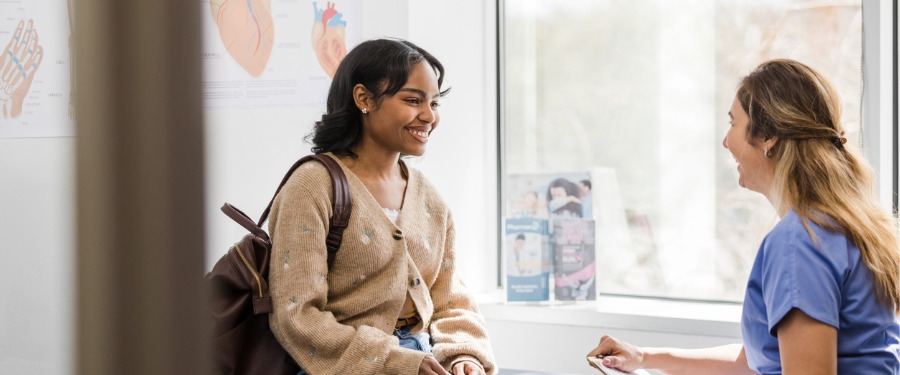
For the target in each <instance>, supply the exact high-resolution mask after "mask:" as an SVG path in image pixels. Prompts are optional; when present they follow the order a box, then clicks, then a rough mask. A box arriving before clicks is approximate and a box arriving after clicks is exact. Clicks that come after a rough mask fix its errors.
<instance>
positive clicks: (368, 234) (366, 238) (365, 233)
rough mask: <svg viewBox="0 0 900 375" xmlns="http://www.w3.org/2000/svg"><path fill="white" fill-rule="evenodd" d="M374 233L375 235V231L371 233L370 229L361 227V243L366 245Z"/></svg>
mask: <svg viewBox="0 0 900 375" xmlns="http://www.w3.org/2000/svg"><path fill="white" fill-rule="evenodd" d="M374 235H375V233H372V231H371V230H369V229H368V228H365V229H363V234H362V237H361V238H360V239H361V240H362V243H364V244H366V245H368V244H369V242H371V241H372V237H373V236H374Z"/></svg>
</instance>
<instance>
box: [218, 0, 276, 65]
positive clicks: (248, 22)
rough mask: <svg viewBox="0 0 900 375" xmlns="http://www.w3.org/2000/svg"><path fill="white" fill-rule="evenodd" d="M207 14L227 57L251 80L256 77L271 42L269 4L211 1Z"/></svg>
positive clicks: (265, 61)
mask: <svg viewBox="0 0 900 375" xmlns="http://www.w3.org/2000/svg"><path fill="white" fill-rule="evenodd" d="M209 10H210V12H211V13H212V18H213V21H214V23H215V25H216V27H217V28H218V30H219V36H220V37H221V38H222V43H223V44H224V45H225V49H226V50H227V51H228V54H230V55H231V57H232V58H233V59H234V61H236V62H237V63H238V64H239V65H240V66H241V67H242V68H244V70H246V71H247V73H249V74H250V75H251V76H253V77H259V76H260V75H261V74H262V73H263V70H264V69H265V68H266V64H268V62H269V57H270V56H271V54H272V46H273V40H274V39H275V25H274V24H273V22H272V8H271V2H270V0H211V1H210V2H209Z"/></svg>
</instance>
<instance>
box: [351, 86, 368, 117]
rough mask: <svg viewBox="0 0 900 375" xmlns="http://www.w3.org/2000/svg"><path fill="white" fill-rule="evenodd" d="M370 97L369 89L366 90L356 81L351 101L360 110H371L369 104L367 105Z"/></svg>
mask: <svg viewBox="0 0 900 375" xmlns="http://www.w3.org/2000/svg"><path fill="white" fill-rule="evenodd" d="M370 99H371V97H370V96H369V90H366V86H363V85H362V84H361V83H357V84H356V86H353V101H354V102H355V103H356V107H357V108H359V110H360V111H362V110H363V109H368V110H371V108H370V107H371V105H369V104H370Z"/></svg>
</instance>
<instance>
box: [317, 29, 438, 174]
mask: <svg viewBox="0 0 900 375" xmlns="http://www.w3.org/2000/svg"><path fill="white" fill-rule="evenodd" d="M422 60H425V61H426V62H428V64H429V65H431V67H432V68H434V70H435V73H437V77H438V89H440V87H441V84H442V83H443V81H444V66H443V65H442V64H441V62H440V61H438V60H437V59H436V58H435V57H434V56H432V55H431V54H430V53H428V51H425V50H424V49H422V48H420V47H419V46H417V45H415V44H413V43H410V42H408V41H405V40H399V39H374V40H369V41H365V42H363V43H361V44H360V45H358V46H356V48H353V50H351V51H350V53H348V54H347V56H345V57H344V59H343V60H342V61H341V64H340V65H339V66H338V68H337V72H335V74H334V79H333V80H332V81H331V88H330V89H329V90H328V99H327V101H326V107H325V114H323V115H322V119H321V120H319V121H316V125H315V127H314V128H313V132H312V134H310V135H308V136H307V137H306V139H307V141H309V140H310V139H311V140H312V144H313V147H312V152H314V153H316V154H319V153H323V152H331V153H334V154H335V155H346V156H351V157H354V158H355V157H357V155H356V153H354V152H353V151H352V150H350V148H351V147H353V146H354V145H355V144H356V143H357V142H358V141H359V138H360V136H361V135H362V118H361V115H360V111H359V108H357V107H356V104H355V102H354V101H353V87H354V86H356V85H357V84H362V85H363V86H365V88H366V90H367V91H369V92H370V93H371V94H372V97H373V99H374V100H375V101H376V103H377V102H378V100H380V99H381V98H382V97H383V96H385V95H388V96H390V95H394V94H396V93H397V92H398V91H400V89H402V88H403V85H405V84H406V81H407V79H408V78H409V74H410V72H411V71H412V67H413V66H414V65H415V64H418V63H419V62H421V61H422ZM448 91H449V89H448V90H444V91H441V96H444V95H446V94H447V92H448Z"/></svg>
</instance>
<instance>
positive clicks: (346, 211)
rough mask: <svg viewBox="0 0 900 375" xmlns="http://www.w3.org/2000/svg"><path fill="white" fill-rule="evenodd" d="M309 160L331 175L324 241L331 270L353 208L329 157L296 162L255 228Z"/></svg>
mask: <svg viewBox="0 0 900 375" xmlns="http://www.w3.org/2000/svg"><path fill="white" fill-rule="evenodd" d="M310 160H315V161H317V162H319V163H322V165H324V166H325V169H327V170H328V174H329V175H331V186H332V191H333V192H334V194H333V195H334V200H333V201H332V202H331V218H330V219H329V223H328V237H326V239H325V247H326V248H327V249H328V268H329V269H331V265H332V264H334V256H335V255H336V254H337V251H338V248H340V247H341V240H342V237H343V235H344V229H346V228H347V225H348V224H349V223H350V211H351V208H352V206H353V200H352V198H351V197H350V184H349V183H348V182H347V176H346V175H344V170H343V169H341V166H340V165H338V163H337V162H336V161H335V160H334V159H332V158H331V157H329V156H327V155H323V154H313V155H307V156H304V157H302V158H300V160H297V162H296V163H294V165H292V166H291V168H290V169H288V171H287V173H286V174H285V175H284V178H283V179H282V180H281V184H280V185H278V189H276V190H275V195H273V196H272V199H271V200H270V201H269V205H268V206H266V210H265V211H263V213H262V216H260V217H259V222H258V223H257V225H256V226H257V227H258V228H262V225H263V223H265V222H266V219H268V217H269V211H271V210H272V203H273V202H275V197H277V196H278V192H280V191H281V188H282V187H284V184H285V183H287V181H288V179H290V178H291V174H293V173H294V171H295V170H296V169H297V168H298V167H300V165H301V164H303V163H305V162H308V161H310ZM229 216H230V215H229ZM244 216H246V215H244ZM238 223H241V221H238ZM241 225H243V224H241ZM251 232H252V230H251ZM267 238H268V237H267Z"/></svg>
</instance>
